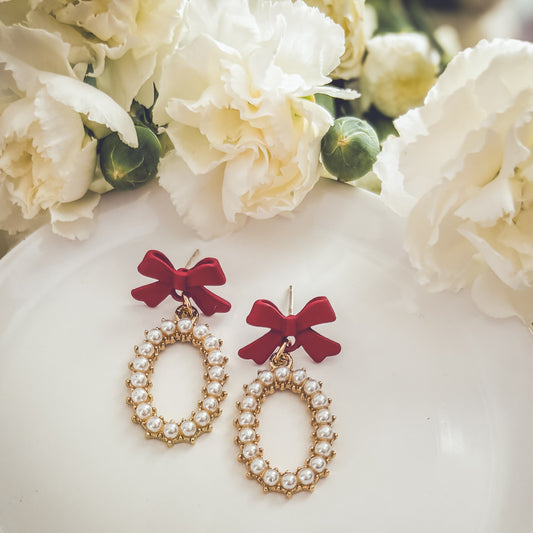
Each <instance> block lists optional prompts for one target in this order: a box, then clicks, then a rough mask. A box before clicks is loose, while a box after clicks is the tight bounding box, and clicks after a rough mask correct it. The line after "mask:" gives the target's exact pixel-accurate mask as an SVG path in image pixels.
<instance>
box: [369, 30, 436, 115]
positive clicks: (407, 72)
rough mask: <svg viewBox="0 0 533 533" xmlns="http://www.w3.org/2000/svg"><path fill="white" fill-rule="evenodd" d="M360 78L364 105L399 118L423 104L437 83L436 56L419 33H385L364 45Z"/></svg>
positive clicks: (424, 37)
mask: <svg viewBox="0 0 533 533" xmlns="http://www.w3.org/2000/svg"><path fill="white" fill-rule="evenodd" d="M367 48H368V55H367V57H366V59H365V62H364V64H363V71H362V74H361V93H362V100H363V105H364V106H365V107H368V106H369V105H370V104H371V103H372V104H374V105H375V106H376V108H377V109H378V110H379V111H381V112H382V113H383V114H384V115H387V116H388V117H398V116H400V115H402V114H403V113H405V112H406V111H408V110H409V109H412V108H413V107H417V106H419V105H421V104H422V103H423V102H424V98H425V96H426V94H427V92H428V91H429V89H430V88H431V87H432V85H433V84H434V83H435V81H436V79H437V72H438V66H439V55H438V53H437V52H436V51H435V50H433V49H432V48H431V45H430V43H429V41H428V38H427V37H426V36H425V35H422V34H419V33H388V34H386V35H379V36H377V37H373V38H372V39H370V40H369V41H368V43H367Z"/></svg>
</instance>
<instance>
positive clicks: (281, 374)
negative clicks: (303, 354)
mask: <svg viewBox="0 0 533 533" xmlns="http://www.w3.org/2000/svg"><path fill="white" fill-rule="evenodd" d="M274 374H276V379H277V380H278V381H287V380H288V379H289V375H290V370H289V369H288V368H287V367H286V366H280V367H279V368H276V370H274Z"/></svg>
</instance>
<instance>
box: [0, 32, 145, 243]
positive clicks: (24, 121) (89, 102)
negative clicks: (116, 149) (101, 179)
mask: <svg viewBox="0 0 533 533" xmlns="http://www.w3.org/2000/svg"><path fill="white" fill-rule="evenodd" d="M68 53H69V47H68V45H66V44H64V43H62V42H61V40H60V39H59V38H58V37H57V36H55V35H51V34H49V33H47V32H45V31H42V30H33V29H29V28H25V27H22V26H10V27H6V26H3V25H1V24H0V229H5V230H8V231H9V232H10V233H15V232H18V231H23V230H24V229H26V228H27V227H28V225H29V223H30V222H29V221H30V220H32V219H34V218H35V217H36V216H38V215H40V214H42V213H43V212H47V213H49V215H50V217H51V221H52V225H53V229H54V231H55V232H56V233H60V234H62V235H65V236H67V237H70V238H74V237H78V238H83V237H86V236H87V235H88V232H89V224H88V221H89V220H90V219H91V218H92V210H93V209H94V207H95V206H96V204H97V203H98V200H99V195H98V194H96V193H91V192H88V188H89V185H90V183H91V180H92V178H93V175H94V170H95V165H96V142H97V141H96V139H94V138H92V137H89V135H88V134H87V133H86V130H85V124H90V125H91V127H92V126H93V125H98V126H99V127H100V128H101V129H102V131H103V132H109V131H111V130H113V131H118V132H119V134H120V135H121V136H122V138H123V140H124V141H125V142H127V143H129V144H132V145H135V144H136V142H137V137H136V133H135V128H134V126H133V123H132V121H131V119H130V118H129V116H128V115H127V114H126V112H125V111H124V110H122V109H121V108H120V107H119V106H118V105H117V104H116V103H115V102H113V100H111V98H109V97H108V96H107V95H105V94H104V93H102V92H100V91H98V90H97V89H94V88H93V87H90V86H88V85H86V84H84V83H82V82H80V81H79V80H77V79H76V77H75V75H74V73H73V71H72V69H71V68H70V65H69V63H68V59H67V56H68Z"/></svg>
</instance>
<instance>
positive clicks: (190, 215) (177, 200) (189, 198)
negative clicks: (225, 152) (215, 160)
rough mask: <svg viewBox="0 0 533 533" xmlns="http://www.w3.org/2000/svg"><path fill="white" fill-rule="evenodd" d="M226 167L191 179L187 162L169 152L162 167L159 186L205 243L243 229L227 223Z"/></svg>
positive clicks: (162, 160) (163, 160)
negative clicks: (224, 197) (224, 204)
mask: <svg viewBox="0 0 533 533" xmlns="http://www.w3.org/2000/svg"><path fill="white" fill-rule="evenodd" d="M223 180H224V175H223V167H217V168H216V169H215V170H214V171H212V172H209V173H207V174H201V175H192V174H191V171H190V170H189V168H188V167H187V165H186V164H185V162H184V161H183V160H182V159H181V158H180V157H179V156H177V155H176V154H175V153H174V152H169V153H168V154H167V155H165V157H163V159H161V162H160V164H159V184H160V185H161V186H162V187H163V188H164V189H165V190H166V191H167V192H168V193H169V194H170V198H171V200H172V203H173V204H174V206H175V207H176V210H177V211H178V213H179V214H180V215H181V216H182V217H183V220H184V222H185V223H186V224H188V225H189V226H191V227H192V228H193V229H194V230H195V231H196V232H197V233H198V234H199V235H200V236H201V237H202V238H203V239H213V238H214V237H219V236H221V235H224V234H226V233H230V232H231V231H234V230H235V229H236V228H237V227H239V225H242V223H243V222H244V220H242V218H241V219H240V220H239V221H238V222H237V223H232V222H228V220H227V219H226V217H225V216H224V211H223V209H222V205H221V202H220V197H221V195H222V186H223Z"/></svg>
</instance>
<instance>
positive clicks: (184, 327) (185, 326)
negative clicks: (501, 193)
mask: <svg viewBox="0 0 533 533" xmlns="http://www.w3.org/2000/svg"><path fill="white" fill-rule="evenodd" d="M191 329H192V320H191V319H190V318H180V319H179V320H178V331H179V332H180V333H189V331H191Z"/></svg>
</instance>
